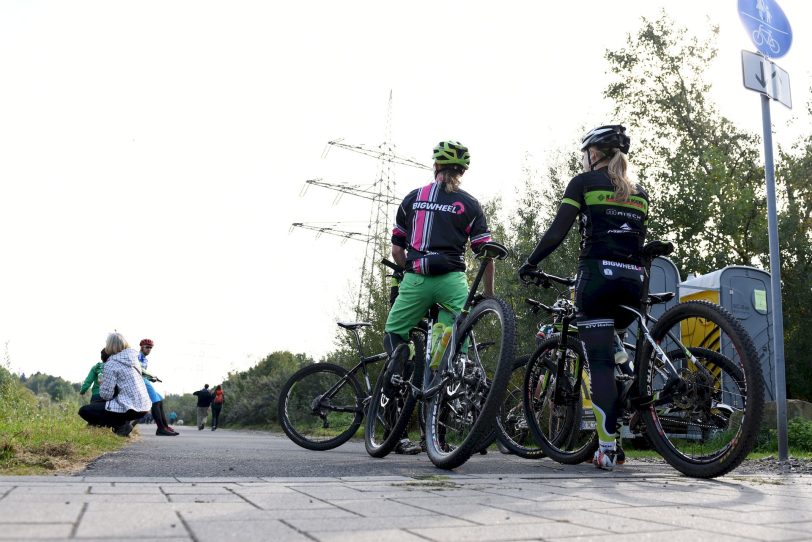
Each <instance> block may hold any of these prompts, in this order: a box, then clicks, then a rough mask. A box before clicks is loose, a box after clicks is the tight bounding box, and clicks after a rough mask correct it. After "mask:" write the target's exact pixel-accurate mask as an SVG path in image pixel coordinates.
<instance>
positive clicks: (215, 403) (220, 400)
mask: <svg viewBox="0 0 812 542" xmlns="http://www.w3.org/2000/svg"><path fill="white" fill-rule="evenodd" d="M223 404H225V397H224V395H223V387H222V386H220V385H219V384H218V385H217V387H216V388H214V392H212V400H211V430H212V431H216V430H217V426H218V425H219V423H220V411H221V410H222V409H223Z"/></svg>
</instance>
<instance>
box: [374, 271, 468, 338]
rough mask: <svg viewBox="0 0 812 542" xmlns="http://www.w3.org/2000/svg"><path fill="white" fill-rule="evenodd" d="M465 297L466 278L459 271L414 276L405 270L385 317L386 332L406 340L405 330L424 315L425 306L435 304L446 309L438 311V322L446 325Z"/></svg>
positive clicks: (456, 312) (409, 328)
mask: <svg viewBox="0 0 812 542" xmlns="http://www.w3.org/2000/svg"><path fill="white" fill-rule="evenodd" d="M467 297H468V281H467V280H466V278H465V273H463V272H462V271H452V272H451V273H445V274H443V275H433V276H426V275H418V274H415V273H406V275H405V276H404V277H403V281H401V283H400V291H399V293H398V297H397V299H396V300H395V304H394V305H393V306H392V310H391V311H389V317H388V318H387V319H386V328H385V331H386V332H387V333H395V334H397V335H400V337H401V338H403V340H404V341H408V340H409V331H411V329H412V328H413V327H414V326H416V325H417V323H418V322H419V321H420V319H421V318H423V317H424V316H425V315H426V312H427V311H428V310H429V308H430V307H431V306H432V305H433V304H435V303H439V304H441V305H443V306H444V307H446V308H448V310H449V311H452V312H453V314H452V312H447V311H440V315H439V317H438V321H439V322H440V323H441V324H444V325H446V326H450V325H451V324H452V322H453V321H454V315H455V314H458V313H459V312H460V311H461V310H462V306H463V305H465V299H466V298H467Z"/></svg>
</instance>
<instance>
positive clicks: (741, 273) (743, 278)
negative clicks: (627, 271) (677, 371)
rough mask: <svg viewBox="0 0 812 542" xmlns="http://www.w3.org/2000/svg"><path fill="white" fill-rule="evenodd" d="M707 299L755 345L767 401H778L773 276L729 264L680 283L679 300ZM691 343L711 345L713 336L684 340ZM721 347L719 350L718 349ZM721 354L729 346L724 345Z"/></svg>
mask: <svg viewBox="0 0 812 542" xmlns="http://www.w3.org/2000/svg"><path fill="white" fill-rule="evenodd" d="M697 299H705V300H708V301H711V302H713V303H717V304H719V305H721V306H722V307H724V308H725V309H727V310H728V311H730V312H731V313H732V314H733V316H735V317H736V318H737V319H738V320H739V322H741V324H742V326H744V329H745V331H747V333H749V334H750V337H751V338H752V339H753V343H755V345H756V350H757V351H758V355H759V359H760V361H761V372H762V375H763V376H764V388H765V389H764V392H765V395H764V399H765V400H766V401H774V400H775V378H774V376H775V367H774V356H773V351H772V344H773V342H772V339H773V328H772V315H771V314H770V311H771V307H772V295H771V292H770V274H769V273H767V272H766V271H764V270H762V269H756V268H755V267H747V266H743V265H729V266H727V267H725V268H723V269H719V270H717V271H713V272H711V273H708V274H707V275H701V276H699V277H695V278H691V279H688V280H686V281H685V282H683V283H682V284H680V301H691V300H697ZM682 339H683V340H684V341H686V342H687V343H688V344H692V345H699V344H701V343H703V342H704V343H706V344H707V343H708V341H711V342H712V337H685V336H683V337H682ZM718 346H719V345H716V348H715V349H717V350H718ZM721 348H722V353H723V354H724V353H725V349H729V348H731V347H730V345H725V344H722V345H721Z"/></svg>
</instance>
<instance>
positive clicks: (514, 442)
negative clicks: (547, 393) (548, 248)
mask: <svg viewBox="0 0 812 542" xmlns="http://www.w3.org/2000/svg"><path fill="white" fill-rule="evenodd" d="M529 361H530V356H529V355H525V356H521V357H519V358H517V359H516V361H514V362H513V371H512V372H511V373H510V380H509V381H508V385H507V389H506V390H505V399H504V401H503V402H502V408H501V409H500V411H499V415H498V416H497V417H496V426H497V427H498V429H499V434H498V439H499V442H500V443H501V444H502V445H503V446H504V447H505V448H507V450H508V451H509V452H510V453H512V454H514V455H517V456H519V457H522V458H524V459H540V458H542V457H544V450H542V449H541V447H540V446H539V445H538V444H537V443H536V441H535V439H534V438H533V433H532V432H531V431H530V427H529V426H528V424H527V417H526V416H525V410H524V398H523V396H524V393H523V390H524V375H525V369H526V367H527V364H528V363H529Z"/></svg>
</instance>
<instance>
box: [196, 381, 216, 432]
mask: <svg viewBox="0 0 812 542" xmlns="http://www.w3.org/2000/svg"><path fill="white" fill-rule="evenodd" d="M192 395H197V429H198V430H199V431H202V430H203V428H204V427H205V426H206V418H208V417H209V405H211V401H212V399H213V397H212V395H211V392H210V391H209V385H208V384H204V385H203V389H202V390H197V391H196V392H194V393H193V394H192Z"/></svg>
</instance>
